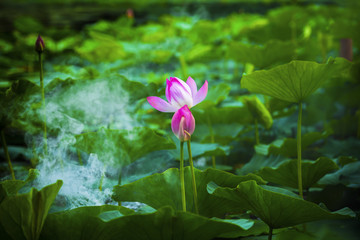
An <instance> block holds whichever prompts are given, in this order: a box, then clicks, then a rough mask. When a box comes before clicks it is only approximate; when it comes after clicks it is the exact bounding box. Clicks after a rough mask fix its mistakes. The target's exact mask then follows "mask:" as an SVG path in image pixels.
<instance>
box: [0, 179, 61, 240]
mask: <svg viewBox="0 0 360 240" xmlns="http://www.w3.org/2000/svg"><path fill="white" fill-rule="evenodd" d="M61 186H62V181H61V180H58V181H57V182H56V183H54V184H51V185H49V186H46V187H44V188H43V189H42V190H40V191H38V190H36V189H34V188H32V189H31V191H30V192H29V193H26V194H20V195H16V196H9V197H7V198H6V199H4V200H3V201H2V202H1V204H0V223H1V226H2V228H3V230H4V231H6V234H7V235H8V238H9V239H19V240H20V239H27V240H36V239H39V236H40V233H41V230H42V228H43V225H44V222H45V219H46V216H47V214H48V211H49V209H50V207H51V205H52V203H53V201H54V200H55V197H56V195H57V193H58V192H59V190H60V188H61ZM0 231H1V229H0ZM2 234H3V235H5V233H2Z"/></svg>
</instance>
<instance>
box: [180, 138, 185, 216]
mask: <svg viewBox="0 0 360 240" xmlns="http://www.w3.org/2000/svg"><path fill="white" fill-rule="evenodd" d="M180 184H181V203H182V208H183V211H184V212H186V197H185V180H184V142H183V141H181V142H180Z"/></svg>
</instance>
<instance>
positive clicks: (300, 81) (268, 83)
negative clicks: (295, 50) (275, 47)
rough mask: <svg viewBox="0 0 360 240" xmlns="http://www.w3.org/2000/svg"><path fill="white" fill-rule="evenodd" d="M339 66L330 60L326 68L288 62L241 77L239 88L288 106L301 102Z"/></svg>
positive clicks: (332, 74) (312, 63)
mask: <svg viewBox="0 0 360 240" xmlns="http://www.w3.org/2000/svg"><path fill="white" fill-rule="evenodd" d="M338 65H340V64H336V59H335V60H334V59H330V60H329V61H328V63H326V64H319V63H316V62H309V61H291V62H290V63H287V64H284V65H280V66H277V67H274V68H272V69H270V70H260V71H255V72H253V73H251V74H249V75H244V76H243V77H242V79H241V86H242V87H243V88H247V89H248V90H249V91H251V92H255V93H262V94H265V95H269V96H272V97H275V98H278V99H281V100H284V101H288V102H296V103H298V102H301V101H303V99H304V98H306V97H307V96H309V95H310V94H311V93H313V92H315V90H316V89H318V88H319V87H321V85H322V84H323V83H324V82H325V81H326V80H328V79H330V78H331V77H333V76H334V75H335V73H336V72H337V71H339V68H340V66H338Z"/></svg>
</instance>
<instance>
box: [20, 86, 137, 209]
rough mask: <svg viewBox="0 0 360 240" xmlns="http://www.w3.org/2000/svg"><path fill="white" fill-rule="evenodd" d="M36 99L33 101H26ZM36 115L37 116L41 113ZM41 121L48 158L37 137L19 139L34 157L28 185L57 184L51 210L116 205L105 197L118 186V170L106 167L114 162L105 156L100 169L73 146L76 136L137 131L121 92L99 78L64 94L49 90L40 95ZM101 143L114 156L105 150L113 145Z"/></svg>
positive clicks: (96, 159)
mask: <svg viewBox="0 0 360 240" xmlns="http://www.w3.org/2000/svg"><path fill="white" fill-rule="evenodd" d="M37 100H38V97H36V99H35V98H34V99H32V101H37ZM30 104H31V103H29V105H30ZM28 111H32V110H28ZM38 116H41V110H39V112H38ZM46 117H47V121H46V122H47V131H48V140H47V148H48V154H47V155H44V154H41V153H43V150H44V142H43V140H42V134H39V135H31V134H27V135H26V138H25V139H26V142H27V145H28V147H29V148H31V149H33V150H34V151H35V152H36V153H37V155H38V157H39V163H38V165H37V166H36V168H37V169H38V170H39V176H38V177H37V178H36V180H35V181H34V183H33V185H34V187H36V188H37V189H41V188H43V187H45V186H46V185H49V184H52V183H54V182H56V180H58V179H61V180H63V186H62V188H61V189H60V192H59V194H58V196H57V198H56V200H55V205H56V207H55V208H61V209H72V208H76V207H80V206H94V205H103V204H116V202H113V200H112V199H111V194H112V188H113V186H114V185H116V184H117V183H118V176H119V171H120V169H118V167H117V168H116V169H115V168H112V167H111V165H115V164H113V163H115V162H116V159H113V158H114V156H112V158H111V157H107V156H106V159H107V160H108V161H109V162H108V161H106V165H105V164H104V162H102V161H101V160H99V156H97V154H95V153H90V154H87V153H85V152H81V151H79V152H77V150H76V148H75V147H74V144H75V143H76V137H75V136H76V135H78V134H81V133H85V132H89V131H90V132H91V131H99V129H100V131H101V129H104V128H110V129H128V130H130V129H132V128H133V127H134V126H138V125H139V124H138V123H137V122H135V120H134V118H133V116H132V114H131V106H129V101H128V97H127V94H126V92H125V91H124V90H123V89H121V87H120V86H119V85H117V84H115V85H114V84H110V83H109V81H107V80H104V79H99V80H93V81H86V82H80V83H75V84H73V85H71V86H70V87H66V88H65V90H64V89H62V90H59V91H56V89H55V90H54V91H52V92H51V95H50V96H46ZM39 119H41V118H39ZM54 136H56V137H54ZM101 140H103V141H104V144H103V145H104V148H106V149H105V151H106V152H109V156H111V154H112V155H114V154H113V153H111V152H110V151H111V150H112V149H114V148H116V146H115V143H112V142H108V140H107V139H101ZM103 157H104V156H103ZM81 164H82V165H81ZM102 176H104V178H103V180H101V178H102ZM101 181H102V183H100V182H101ZM100 184H101V185H102V190H101V191H100V190H99V186H100Z"/></svg>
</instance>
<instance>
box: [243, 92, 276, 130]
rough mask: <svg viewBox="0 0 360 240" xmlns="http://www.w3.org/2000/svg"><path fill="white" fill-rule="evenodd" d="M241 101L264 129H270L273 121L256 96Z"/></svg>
mask: <svg viewBox="0 0 360 240" xmlns="http://www.w3.org/2000/svg"><path fill="white" fill-rule="evenodd" d="M243 100H244V102H245V104H246V105H247V107H248V108H249V111H250V113H251V114H252V115H253V117H254V118H255V119H257V120H258V121H259V123H260V124H262V125H263V126H264V127H265V128H266V129H269V128H271V126H272V123H273V119H272V117H271V114H270V112H269V110H267V108H266V107H265V105H264V104H263V103H262V102H260V100H259V99H258V98H257V97H256V96H255V97H251V98H250V97H248V98H244V99H243Z"/></svg>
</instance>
